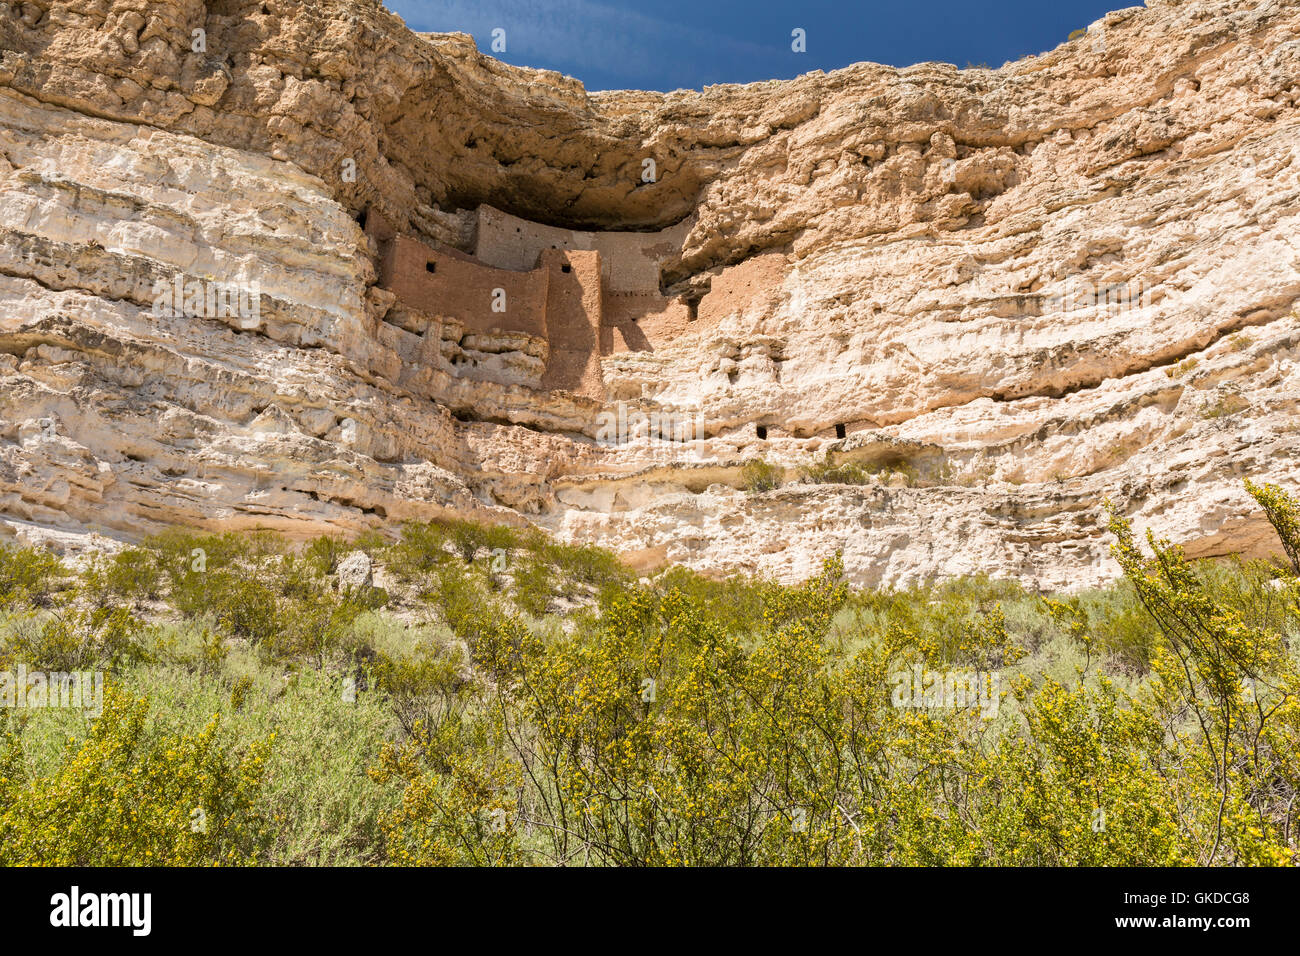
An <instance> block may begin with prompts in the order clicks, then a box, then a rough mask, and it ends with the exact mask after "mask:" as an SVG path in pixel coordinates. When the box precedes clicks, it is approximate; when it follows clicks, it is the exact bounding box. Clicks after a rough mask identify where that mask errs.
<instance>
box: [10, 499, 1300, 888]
mask: <svg viewBox="0 0 1300 956" xmlns="http://www.w3.org/2000/svg"><path fill="white" fill-rule="evenodd" d="M1247 487H1248V490H1249V491H1250V492H1251V494H1253V495H1254V496H1255V497H1256V499H1257V500H1258V502H1259V503H1260V505H1261V507H1263V508H1264V510H1265V513H1266V514H1267V515H1268V517H1269V520H1270V521H1271V522H1272V524H1273V526H1274V527H1275V529H1276V530H1277V533H1278V535H1279V537H1280V539H1281V541H1282V544H1283V553H1284V555H1285V557H1286V560H1285V561H1284V562H1283V563H1280V564H1266V563H1263V562H1249V561H1226V562H1220V563H1213V564H1190V563H1188V562H1187V561H1185V560H1184V559H1183V558H1182V556H1181V555H1180V553H1179V552H1178V550H1177V549H1176V548H1172V547H1170V546H1169V545H1167V544H1166V543H1165V542H1162V541H1159V540H1157V539H1154V538H1150V539H1148V540H1147V541H1146V542H1145V543H1140V542H1138V541H1137V540H1135V538H1134V535H1133V533H1132V531H1131V529H1130V528H1129V526H1128V525H1127V523H1126V522H1125V521H1124V520H1123V519H1121V518H1119V517H1118V516H1114V517H1113V518H1112V522H1111V531H1112V534H1113V537H1114V542H1115V544H1114V553H1115V555H1116V557H1117V558H1118V560H1119V562H1120V564H1121V566H1122V567H1123V569H1124V573H1125V577H1124V579H1123V580H1122V581H1121V582H1119V583H1117V584H1116V585H1114V586H1111V587H1108V588H1105V589H1099V590H1092V591H1085V592H1081V593H1076V594H1072V595H1068V596H1066V595H1055V596H1053V595H1047V596H1044V595H1038V594H1034V593H1031V592H1029V591H1027V590H1025V589H1024V588H1023V587H1021V586H1020V585H1018V584H1016V583H1013V582H1007V581H995V580H989V579H986V578H980V577H976V578H967V579H960V580H953V581H948V582H945V583H941V584H935V585H932V586H926V587H916V588H909V589H901V590H878V591H863V592H855V591H851V590H850V589H849V588H847V587H846V586H845V584H844V583H843V582H842V580H841V573H842V567H841V565H840V563H839V559H838V558H837V557H831V558H828V560H827V562H826V564H825V566H824V568H823V569H822V572H821V574H820V575H818V576H817V577H815V578H813V579H812V580H810V581H808V582H806V583H804V584H802V585H800V586H796V587H789V586H781V585H778V584H776V583H774V582H771V581H766V580H762V579H754V578H748V577H744V576H736V577H732V578H729V579H727V580H710V579H707V578H704V577H702V576H700V575H698V574H695V573H693V572H691V571H689V570H687V569H685V568H680V567H675V568H670V569H668V570H666V571H664V572H662V573H660V574H659V575H657V576H656V577H655V578H653V579H650V580H647V579H638V578H637V577H636V576H635V575H633V574H632V573H631V572H629V571H628V570H627V569H625V568H624V567H622V566H621V565H620V564H619V563H618V562H617V561H616V560H615V559H614V558H613V556H611V555H610V554H608V553H607V552H604V551H601V550H599V549H596V548H589V547H588V548H574V547H567V546H563V545H559V544H556V543H555V542H553V541H550V540H549V539H547V538H545V537H544V536H542V535H540V534H539V533H536V532H524V531H518V530H514V529H510V528H504V527H496V528H487V527H480V526H477V525H472V524H467V523H463V522H440V523H439V522H435V523H430V524H419V525H409V526H407V527H405V528H404V529H403V530H402V534H401V538H400V540H398V541H396V542H388V541H385V540H383V539H380V538H378V537H370V538H367V539H364V540H361V541H358V542H351V543H348V542H343V541H340V540H336V539H321V540H318V541H316V542H313V543H312V544H311V545H310V546H309V547H306V548H292V547H290V546H288V545H286V544H285V543H283V542H280V541H278V540H276V539H274V538H272V537H269V536H266V535H244V536H241V535H221V536H195V535H185V534H180V533H173V534H168V535H166V536H163V537H160V538H158V539H155V540H152V541H148V542H145V543H143V544H141V545H139V546H137V547H134V548H131V549H128V550H126V551H123V552H121V553H120V554H118V555H117V556H116V557H113V558H107V559H101V560H99V561H95V562H92V563H90V564H89V565H87V566H84V567H80V568H77V569H74V568H71V567H69V566H67V565H66V564H64V563H62V562H60V561H58V560H57V559H55V558H54V557H52V556H51V555H49V554H47V553H45V552H43V551H32V550H8V551H3V550H0V602H2V603H0V609H2V610H0V671H14V670H15V669H16V668H18V667H20V666H21V667H24V668H26V669H27V671H28V672H32V671H38V670H42V671H66V670H73V669H82V670H98V671H103V672H104V673H105V674H106V675H107V678H108V681H107V685H108V686H107V692H106V694H105V699H104V706H103V712H102V714H100V715H95V714H93V713H85V712H83V711H81V710H78V709H75V708H69V707H14V706H6V707H0V864H59V863H61V864H92V865H99V864H125V865H136V864H175V865H190V864H213V863H215V864H226V865H235V864H339V865H372V864H397V865H407V864H493V865H498V864H515V863H539V864H567V865H579V864H590V865H667V864H718V865H732V864H797V865H812V864H828V863H866V864H890V863H904V864H944V865H958V864H989V865H1015V864H1042V865H1062V866H1064V865H1083V864H1098V865H1124V864H1134V865H1147V864H1165V863H1168V864H1287V863H1293V862H1294V860H1295V848H1296V846H1295V845H1296V839H1297V834H1296V828H1297V819H1296V813H1297V808H1296V803H1297V802H1298V801H1297V800H1296V797H1297V794H1300V707H1298V706H1297V699H1298V698H1300V661H1298V660H1297V641H1298V640H1300V607H1298V604H1300V583H1298V581H1300V513H1298V511H1297V507H1296V503H1295V501H1294V500H1292V499H1291V498H1290V497H1289V496H1288V495H1287V494H1286V493H1285V492H1284V491H1282V490H1281V489H1278V488H1275V487H1272V486H1262V487H1257V486H1255V485H1251V484H1248V485H1247ZM357 549H359V550H363V551H365V552H366V553H367V554H368V555H369V556H370V558H371V559H372V560H373V561H374V563H375V566H376V568H377V569H378V572H379V573H378V576H377V578H376V580H377V583H379V584H382V585H383V587H382V588H380V587H374V586H365V587H356V588H341V587H340V586H339V585H338V582H337V581H336V580H335V578H334V577H332V575H333V574H334V572H335V571H336V570H337V569H338V567H339V565H340V562H341V561H342V559H343V558H344V557H345V556H347V555H348V554H349V553H350V552H351V551H353V550H357ZM954 674H956V675H958V677H959V678H960V679H962V680H965V679H966V676H965V675H976V677H975V678H971V679H970V681H969V682H968V683H967V684H966V685H964V687H963V686H962V685H960V684H959V683H958V684H954V683H953V675H954ZM936 675H937V677H936ZM913 676H915V677H917V678H919V680H918V681H917V686H915V687H912V678H913ZM976 678H977V679H976ZM981 681H982V683H980V682H981ZM977 684H978V686H979V687H980V688H981V691H980V694H979V695H974V694H973V692H972V695H971V696H972V699H971V700H967V699H966V698H965V693H966V691H967V690H972V689H973V688H974V687H976V686H977ZM909 688H910V691H908V689H909ZM936 688H938V690H937V691H936ZM990 691H995V692H996V693H989V692H990ZM909 693H911V696H910V697H909Z"/></svg>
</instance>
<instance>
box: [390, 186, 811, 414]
mask: <svg viewBox="0 0 1300 956" xmlns="http://www.w3.org/2000/svg"><path fill="white" fill-rule="evenodd" d="M478 218H479V227H478V236H477V240H476V246H475V250H476V254H475V255H474V256H469V255H466V254H465V253H463V252H460V251H459V250H456V249H451V248H444V247H434V246H429V245H426V244H425V243H422V242H419V241H417V240H415V239H411V238H410V237H407V236H402V235H398V234H397V233H396V232H395V231H394V230H393V229H392V228H391V227H390V226H389V225H388V224H387V223H386V222H384V220H383V219H382V218H381V217H380V216H379V215H378V214H377V213H374V212H371V213H368V214H367V219H366V226H365V231H366V233H367V234H368V235H370V236H371V237H372V238H374V239H375V241H376V242H377V244H378V246H379V251H380V284H381V285H382V286H383V287H384V288H386V289H388V290H389V291H391V292H393V293H394V294H395V295H396V296H397V297H398V299H399V300H400V301H401V302H402V303H403V305H405V306H407V307H408V308H411V309H415V310H418V311H420V312H424V313H427V314H429V315H431V316H438V317H443V318H451V319H454V320H455V321H457V322H459V323H460V324H461V325H463V326H464V327H465V329H466V331H470V332H478V333H492V332H517V333H524V334H527V335H531V336H536V337H538V338H541V339H543V340H545V341H546V342H547V344H548V349H549V354H548V357H547V364H546V372H545V374H544V375H543V377H542V381H541V386H542V387H543V388H547V389H564V390H567V391H571V392H575V393H577V394H581V395H588V396H590V397H593V398H599V397H601V396H602V395H603V392H604V388H603V384H602V381H601V374H600V357H601V356H602V355H613V354H616V353H619V352H628V351H647V350H649V351H653V350H655V349H658V348H661V347H663V346H664V345H666V344H668V343H669V342H671V341H673V340H674V339H676V338H678V337H679V336H681V335H683V334H685V333H687V332H688V331H692V330H699V329H701V328H706V327H708V326H711V325H713V324H715V323H716V322H718V321H720V320H721V319H722V318H724V317H726V316H728V315H732V314H735V313H736V312H738V311H742V310H743V309H745V308H746V307H748V306H749V305H750V304H751V303H752V302H753V301H754V300H755V299H756V298H759V297H761V296H767V295H771V294H774V293H776V292H778V291H779V290H780V287H781V284H782V281H783V279H784V275H785V266H786V260H785V258H784V257H783V256H780V255H764V256H758V257H756V258H754V259H751V260H747V261H746V262H743V263H740V264H738V265H736V266H732V267H729V268H726V269H723V270H721V271H720V272H719V273H718V274H717V275H715V276H714V278H713V280H712V285H711V287H710V291H709V292H708V294H706V295H705V296H704V298H703V299H702V300H701V301H700V302H699V303H698V316H696V315H695V314H693V310H692V309H691V308H690V306H689V305H688V304H687V302H686V301H685V300H684V299H683V298H672V299H670V298H667V297H665V296H663V295H661V294H660V292H659V269H660V264H661V263H662V261H663V260H664V259H665V258H667V257H668V256H669V255H670V254H671V253H672V252H673V251H674V250H675V249H676V248H678V247H679V244H680V242H681V240H682V238H683V237H684V236H685V230H686V224H685V223H682V224H679V225H677V226H674V227H672V228H671V229H667V230H663V231H662V232H658V233H630V232H624V233H591V232H575V231H573V230H567V229H559V228H556V227H553V226H544V225H540V224H538V223H531V222H527V221H526V220H523V219H518V218H517V217H514V216H509V215H507V214H506V213H503V212H501V211H499V210H496V209H493V208H492V207H490V206H481V207H479V217H478ZM674 244H678V245H674ZM498 289H500V290H503V291H504V293H505V300H504V301H505V309H504V311H493V303H494V301H500V300H499V297H498V296H497V294H496V290H498Z"/></svg>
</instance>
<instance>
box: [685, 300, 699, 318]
mask: <svg viewBox="0 0 1300 956" xmlns="http://www.w3.org/2000/svg"><path fill="white" fill-rule="evenodd" d="M699 317H700V300H699V299H687V300H686V318H687V320H689V321H691V322H694V321H695V320H696V319H698V318H699Z"/></svg>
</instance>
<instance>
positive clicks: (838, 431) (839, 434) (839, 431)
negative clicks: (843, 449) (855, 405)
mask: <svg viewBox="0 0 1300 956" xmlns="http://www.w3.org/2000/svg"><path fill="white" fill-rule="evenodd" d="M847 434H848V429H846V428H845V427H844V424H843V423H840V424H839V425H836V426H835V437H836V438H843V437H844V436H845V435H847Z"/></svg>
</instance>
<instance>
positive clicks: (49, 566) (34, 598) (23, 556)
mask: <svg viewBox="0 0 1300 956" xmlns="http://www.w3.org/2000/svg"><path fill="white" fill-rule="evenodd" d="M65 573H66V572H65V569H64V567H63V564H62V563H61V562H60V561H59V559H58V558H57V557H55V556H54V555H52V554H50V552H48V551H46V550H44V549H43V548H6V547H0V608H9V607H14V606H16V605H18V604H29V603H45V600H44V599H45V598H47V597H48V596H49V594H50V591H51V590H52V588H53V585H54V582H55V581H56V580H58V579H59V578H60V577H62V576H63V575H64V574H65Z"/></svg>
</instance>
